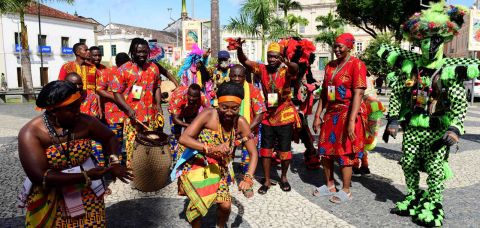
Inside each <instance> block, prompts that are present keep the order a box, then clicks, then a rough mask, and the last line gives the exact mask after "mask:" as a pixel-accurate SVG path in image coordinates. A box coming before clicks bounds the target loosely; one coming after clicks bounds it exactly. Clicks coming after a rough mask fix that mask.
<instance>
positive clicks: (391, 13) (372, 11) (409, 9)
mask: <svg viewBox="0 0 480 228" xmlns="http://www.w3.org/2000/svg"><path fill="white" fill-rule="evenodd" d="M439 1H440V0H423V3H424V4H428V3H429V2H439ZM421 9H422V7H421V6H420V1H419V0H355V1H351V0H337V13H338V15H339V16H340V17H341V18H343V19H345V20H346V21H347V22H348V23H349V24H352V25H354V26H356V27H358V28H360V29H362V30H363V31H365V32H366V33H368V34H369V35H371V36H372V37H374V38H375V37H377V36H378V34H379V33H386V32H388V31H390V32H393V34H394V35H395V39H396V40H397V41H400V40H402V31H401V28H400V26H401V24H402V23H403V22H405V21H406V20H407V19H408V18H409V17H410V16H411V15H413V14H414V13H415V12H418V11H420V10H421Z"/></svg>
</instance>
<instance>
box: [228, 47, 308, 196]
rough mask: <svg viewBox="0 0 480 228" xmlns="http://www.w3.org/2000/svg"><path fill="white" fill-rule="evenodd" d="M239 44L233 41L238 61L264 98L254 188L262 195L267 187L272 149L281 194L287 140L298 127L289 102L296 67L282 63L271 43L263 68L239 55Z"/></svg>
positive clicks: (285, 185)
mask: <svg viewBox="0 0 480 228" xmlns="http://www.w3.org/2000/svg"><path fill="white" fill-rule="evenodd" d="M242 43H243V42H242V41H241V39H238V40H237V44H238V45H237V56H238V60H239V61H240V63H241V64H242V65H244V66H245V67H246V68H247V69H249V70H250V71H251V72H252V73H253V74H255V75H256V76H257V77H259V78H260V79H261V83H262V88H263V92H264V95H265V97H266V98H267V112H266V113H265V115H264V118H263V121H262V130H261V131H262V132H261V134H262V139H261V141H262V142H261V150H260V155H261V156H262V165H263V170H264V174H265V182H264V183H263V184H262V186H261V187H260V189H258V193H259V194H265V193H267V191H268V189H269V188H270V185H271V181H270V167H271V159H272V156H273V148H274V147H276V148H275V149H276V151H277V153H278V154H279V155H280V160H281V167H282V174H281V180H280V188H281V189H282V190H283V191H290V190H291V186H290V184H289V183H288V179H287V171H288V167H289V165H290V160H291V159H292V152H291V150H292V145H291V141H292V137H293V131H294V127H295V126H296V127H300V126H299V123H300V120H299V119H300V118H299V116H298V113H297V111H296V109H295V106H293V103H292V101H291V90H290V81H291V78H294V77H296V75H297V73H298V65H297V64H296V63H292V62H286V61H285V59H284V57H283V56H282V54H281V53H283V51H282V47H281V46H280V44H278V43H275V42H273V43H271V44H270V45H269V47H268V52H267V62H268V64H267V65H265V64H260V63H256V62H253V61H250V60H248V58H247V56H246V55H245V54H244V53H243V49H242V45H241V44H242Z"/></svg>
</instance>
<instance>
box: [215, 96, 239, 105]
mask: <svg viewBox="0 0 480 228" xmlns="http://www.w3.org/2000/svg"><path fill="white" fill-rule="evenodd" d="M229 101H231V102H235V103H237V104H241V103H242V99H240V98H239V97H236V96H221V97H219V98H218V103H223V102H229Z"/></svg>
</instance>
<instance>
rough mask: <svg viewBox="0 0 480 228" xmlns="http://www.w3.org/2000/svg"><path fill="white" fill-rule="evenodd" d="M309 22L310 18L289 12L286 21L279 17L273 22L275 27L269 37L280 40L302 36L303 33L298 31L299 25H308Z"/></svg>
mask: <svg viewBox="0 0 480 228" xmlns="http://www.w3.org/2000/svg"><path fill="white" fill-rule="evenodd" d="M308 23H309V21H308V19H306V18H304V17H302V16H295V15H293V14H289V15H288V16H287V18H286V22H285V21H283V20H281V19H278V18H277V19H276V20H274V21H273V23H272V25H273V28H272V31H271V32H270V35H269V39H270V40H278V39H281V38H285V37H292V36H297V37H300V36H301V34H299V33H298V29H297V25H300V26H306V25H308Z"/></svg>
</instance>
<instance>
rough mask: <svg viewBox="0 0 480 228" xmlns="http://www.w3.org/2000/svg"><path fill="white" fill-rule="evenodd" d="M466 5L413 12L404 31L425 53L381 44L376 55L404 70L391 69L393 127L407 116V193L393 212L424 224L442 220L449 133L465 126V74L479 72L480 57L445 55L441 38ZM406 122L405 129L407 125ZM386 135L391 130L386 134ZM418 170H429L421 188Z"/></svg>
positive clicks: (451, 33) (451, 32) (450, 30)
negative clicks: (446, 56)
mask: <svg viewBox="0 0 480 228" xmlns="http://www.w3.org/2000/svg"><path fill="white" fill-rule="evenodd" d="M466 13H467V10H466V9H463V8H460V7H456V6H446V5H445V4H444V2H443V1H442V2H440V3H437V4H431V6H430V8H429V9H427V10H423V11H422V12H421V13H416V14H414V15H413V16H412V17H411V18H410V19H409V20H408V21H407V22H406V23H405V24H404V25H403V29H404V32H405V36H406V37H407V38H408V39H409V40H410V41H414V42H417V43H420V44H421V46H420V48H421V50H422V54H417V53H413V52H410V51H406V50H402V49H400V48H397V47H393V46H389V45H382V47H381V49H380V50H379V52H378V55H379V56H381V57H382V58H385V59H386V60H387V62H388V63H389V64H390V65H392V66H397V67H399V68H400V69H401V74H399V75H395V73H390V74H389V76H388V80H389V81H390V82H391V83H392V85H393V92H392V95H391V97H390V104H389V111H388V117H389V123H388V125H387V127H390V129H398V123H397V122H398V121H403V122H404V124H403V125H402V126H405V127H404V132H405V133H404V136H403V146H402V150H403V153H404V154H403V157H402V159H401V161H400V163H401V165H402V168H403V171H404V174H405V180H406V184H407V191H408V192H407V195H406V197H405V199H404V200H403V201H400V202H397V204H396V206H395V208H393V209H392V213H395V214H398V215H410V216H412V220H413V221H414V222H416V223H418V224H419V225H423V226H442V223H443V218H444V216H445V215H444V211H443V207H442V202H443V195H442V193H443V190H444V188H445V185H444V183H445V180H446V179H447V178H449V177H450V176H452V173H451V170H450V169H449V167H448V155H449V146H450V145H451V144H453V141H449V140H448V139H449V137H450V136H449V135H452V134H454V135H457V136H458V135H461V134H463V132H464V128H463V121H464V119H465V115H466V112H467V107H468V104H467V101H466V99H465V88H464V87H463V83H462V82H463V80H466V79H467V78H470V79H472V78H476V77H478V76H479V72H480V71H479V70H480V69H479V67H478V66H479V64H480V61H478V60H476V59H466V58H443V49H444V48H443V43H444V42H446V41H449V40H451V39H452V38H453V36H454V35H455V34H456V33H457V31H458V30H459V29H460V27H461V26H462V24H463V16H464V15H465V14H466ZM405 128H406V129H405ZM384 139H387V140H388V135H387V136H386V137H384ZM419 171H424V172H426V173H427V174H428V178H427V186H428V189H426V190H421V189H420V188H419V180H420V175H419Z"/></svg>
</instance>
